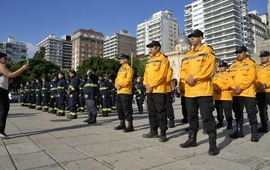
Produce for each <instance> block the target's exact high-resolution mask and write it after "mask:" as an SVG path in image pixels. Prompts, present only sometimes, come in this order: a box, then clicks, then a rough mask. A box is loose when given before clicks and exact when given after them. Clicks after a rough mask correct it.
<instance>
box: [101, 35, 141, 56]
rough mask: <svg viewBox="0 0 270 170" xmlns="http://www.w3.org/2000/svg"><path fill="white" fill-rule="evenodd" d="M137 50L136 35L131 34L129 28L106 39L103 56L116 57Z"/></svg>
mask: <svg viewBox="0 0 270 170" xmlns="http://www.w3.org/2000/svg"><path fill="white" fill-rule="evenodd" d="M131 52H136V37H133V36H131V35H130V34H129V33H128V31H127V30H121V31H120V32H118V33H115V34H114V35H112V36H107V37H106V38H105V40H104V46H103V57H104V58H115V57H116V56H117V55H118V54H121V53H124V54H129V55H130V54H131Z"/></svg>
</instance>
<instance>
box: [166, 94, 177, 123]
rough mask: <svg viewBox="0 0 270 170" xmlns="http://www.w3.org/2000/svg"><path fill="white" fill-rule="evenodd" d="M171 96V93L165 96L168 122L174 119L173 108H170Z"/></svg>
mask: <svg viewBox="0 0 270 170" xmlns="http://www.w3.org/2000/svg"><path fill="white" fill-rule="evenodd" d="M172 95H173V94H172V92H168V93H167V95H166V96H167V103H166V113H167V117H168V119H170V120H174V118H175V116H174V110H173V106H172V103H173V101H172V99H173V97H172Z"/></svg>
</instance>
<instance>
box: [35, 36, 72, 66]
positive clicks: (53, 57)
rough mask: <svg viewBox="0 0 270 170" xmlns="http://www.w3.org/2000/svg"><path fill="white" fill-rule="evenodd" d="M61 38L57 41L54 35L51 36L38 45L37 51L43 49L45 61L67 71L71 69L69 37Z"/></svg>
mask: <svg viewBox="0 0 270 170" xmlns="http://www.w3.org/2000/svg"><path fill="white" fill-rule="evenodd" d="M62 38H63V39H57V38H56V37H55V35H53V34H51V35H49V36H48V37H46V38H45V39H44V40H42V41H41V42H40V43H38V44H37V47H38V49H40V48H42V47H44V48H45V56H44V59H45V60H47V61H51V62H52V63H54V64H56V65H57V66H59V67H60V68H61V70H68V69H70V68H71V67H70V66H71V54H72V45H71V41H70V40H71V37H70V36H63V37H62Z"/></svg>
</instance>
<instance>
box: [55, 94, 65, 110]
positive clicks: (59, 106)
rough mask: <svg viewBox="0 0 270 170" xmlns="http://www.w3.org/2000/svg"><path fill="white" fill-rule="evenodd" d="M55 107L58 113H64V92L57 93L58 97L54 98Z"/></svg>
mask: <svg viewBox="0 0 270 170" xmlns="http://www.w3.org/2000/svg"><path fill="white" fill-rule="evenodd" d="M56 104H57V109H58V113H65V109H66V97H65V94H61V95H60V94H58V97H57V99H56Z"/></svg>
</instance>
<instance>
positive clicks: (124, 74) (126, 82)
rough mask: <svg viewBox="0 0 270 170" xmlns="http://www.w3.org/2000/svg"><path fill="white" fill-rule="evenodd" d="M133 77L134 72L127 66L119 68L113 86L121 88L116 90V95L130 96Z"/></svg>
mask: <svg viewBox="0 0 270 170" xmlns="http://www.w3.org/2000/svg"><path fill="white" fill-rule="evenodd" d="M133 75H134V70H133V68H132V67H130V66H129V65H128V64H123V65H122V66H121V67H120V69H119V70H118V73H117V77H116V79H115V85H116V86H121V87H122V88H121V89H120V90H117V94H132V81H133Z"/></svg>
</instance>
